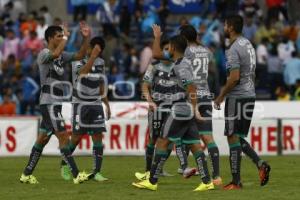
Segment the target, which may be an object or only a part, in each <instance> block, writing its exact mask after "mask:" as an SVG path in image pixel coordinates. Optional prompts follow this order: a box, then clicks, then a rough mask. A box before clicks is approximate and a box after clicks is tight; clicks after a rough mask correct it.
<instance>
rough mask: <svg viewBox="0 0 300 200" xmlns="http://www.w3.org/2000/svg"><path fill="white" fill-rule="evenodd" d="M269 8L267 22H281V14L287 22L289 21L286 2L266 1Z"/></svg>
mask: <svg viewBox="0 0 300 200" xmlns="http://www.w3.org/2000/svg"><path fill="white" fill-rule="evenodd" d="M266 5H267V8H268V14H267V20H271V19H276V20H277V21H278V20H279V14H280V13H281V14H282V15H283V16H284V18H285V20H288V15H287V10H286V5H285V0H266Z"/></svg>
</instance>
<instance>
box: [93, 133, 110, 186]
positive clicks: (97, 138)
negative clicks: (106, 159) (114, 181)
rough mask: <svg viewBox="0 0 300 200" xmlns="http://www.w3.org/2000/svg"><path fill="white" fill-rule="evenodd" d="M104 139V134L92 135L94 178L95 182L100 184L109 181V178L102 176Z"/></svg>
mask: <svg viewBox="0 0 300 200" xmlns="http://www.w3.org/2000/svg"><path fill="white" fill-rule="evenodd" d="M102 137H103V135H102V133H95V134H93V135H92V140H93V158H94V169H93V177H94V180H96V181H99V182H102V181H107V180H108V178H105V177H103V175H102V174H101V168H102V161H103V143H102Z"/></svg>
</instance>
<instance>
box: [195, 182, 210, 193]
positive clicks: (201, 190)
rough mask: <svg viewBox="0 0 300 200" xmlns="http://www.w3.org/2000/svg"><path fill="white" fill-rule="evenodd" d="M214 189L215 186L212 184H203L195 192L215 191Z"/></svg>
mask: <svg viewBox="0 0 300 200" xmlns="http://www.w3.org/2000/svg"><path fill="white" fill-rule="evenodd" d="M214 189H215V186H214V184H213V183H212V182H211V183H208V184H205V183H201V184H200V185H199V186H198V187H197V188H196V189H194V192H203V191H208V190H214Z"/></svg>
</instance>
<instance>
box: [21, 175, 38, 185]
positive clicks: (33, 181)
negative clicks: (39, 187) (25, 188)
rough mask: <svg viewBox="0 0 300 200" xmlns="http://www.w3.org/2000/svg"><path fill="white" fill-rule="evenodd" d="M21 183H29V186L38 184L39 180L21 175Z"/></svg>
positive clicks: (31, 176)
mask: <svg viewBox="0 0 300 200" xmlns="http://www.w3.org/2000/svg"><path fill="white" fill-rule="evenodd" d="M20 182H21V183H28V184H38V183H39V182H38V180H37V179H36V178H35V176H33V175H28V176H26V175H25V174H22V175H21V178H20Z"/></svg>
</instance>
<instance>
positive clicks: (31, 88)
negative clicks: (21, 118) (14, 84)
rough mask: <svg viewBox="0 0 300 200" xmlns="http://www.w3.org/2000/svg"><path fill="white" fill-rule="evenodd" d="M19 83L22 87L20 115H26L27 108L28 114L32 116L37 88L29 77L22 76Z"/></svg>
mask: <svg viewBox="0 0 300 200" xmlns="http://www.w3.org/2000/svg"><path fill="white" fill-rule="evenodd" d="M29 73H30V72H29ZM20 82H21V87H22V88H21V89H22V98H21V114H22V115H24V114H27V112H28V107H29V114H30V115H34V114H35V102H36V98H37V94H38V91H39V86H38V84H37V83H36V82H35V81H34V79H32V78H31V77H30V76H29V75H25V76H23V77H22V78H21V80H20Z"/></svg>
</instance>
